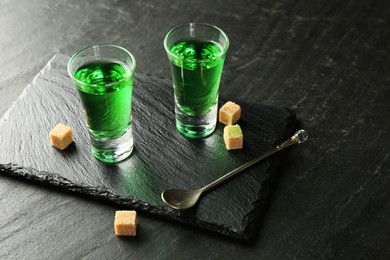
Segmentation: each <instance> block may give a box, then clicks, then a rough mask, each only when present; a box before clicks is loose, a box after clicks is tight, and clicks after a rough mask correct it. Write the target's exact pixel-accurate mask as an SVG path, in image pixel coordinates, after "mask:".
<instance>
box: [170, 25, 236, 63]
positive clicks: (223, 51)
mask: <svg viewBox="0 0 390 260" xmlns="http://www.w3.org/2000/svg"><path fill="white" fill-rule="evenodd" d="M192 25H195V26H199V25H200V26H204V27H209V28H213V29H215V30H217V31H218V32H220V33H221V34H222V36H223V37H224V38H225V39H226V46H225V48H223V49H222V52H221V53H220V54H219V55H217V56H214V57H212V58H209V59H199V60H198V59H197V60H196V62H197V63H201V62H205V61H211V60H215V59H218V58H220V57H222V56H223V55H225V54H226V52H227V50H228V48H229V43H230V41H229V37H228V36H227V34H226V33H225V32H224V31H223V30H222V29H220V28H218V27H217V26H215V25H212V24H209V23H187V24H182V25H179V26H176V27H173V28H172V29H171V30H169V31H168V32H167V34H166V35H165V38H164V48H165V51H166V52H167V53H168V54H169V55H171V56H173V57H174V58H175V59H178V60H180V61H183V62H185V61H190V60H191V59H189V58H187V59H183V58H180V57H179V56H177V55H176V54H173V53H172V52H171V51H170V49H169V48H168V38H169V36H170V35H171V34H172V33H173V32H175V31H177V30H179V29H182V28H185V27H190V26H192ZM219 45H220V44H219ZM221 47H222V46H221ZM191 62H193V60H191Z"/></svg>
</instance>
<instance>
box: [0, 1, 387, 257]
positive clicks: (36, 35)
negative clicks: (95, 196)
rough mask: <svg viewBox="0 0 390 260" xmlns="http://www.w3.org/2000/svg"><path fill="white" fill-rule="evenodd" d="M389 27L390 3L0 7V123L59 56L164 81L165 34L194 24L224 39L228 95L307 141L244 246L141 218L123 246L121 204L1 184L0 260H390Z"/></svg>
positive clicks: (20, 184) (67, 3)
mask: <svg viewBox="0 0 390 260" xmlns="http://www.w3.org/2000/svg"><path fill="white" fill-rule="evenodd" d="M389 17H390V2H389V1H387V0H374V1H366V0H346V1H339V0H317V1H308V0H280V1H272V0H255V1H253V0H244V1H233V0H227V1H222V0H216V1H203V0H196V1H192V2H188V1H180V0H167V1H154V0H134V1H125V0H117V1H110V2H107V1H103V0H93V1H92V0H86V1H82V2H81V1H75V0H66V1H52V0H36V1H27V0H14V1H7V0H0V24H1V26H0V57H1V59H0V71H1V77H0V114H3V113H4V112H5V111H6V110H7V109H8V108H9V107H10V106H11V105H12V103H13V102H14V101H15V100H16V98H17V97H18V96H19V95H20V93H21V92H22V91H23V89H24V88H25V86H26V85H27V84H28V83H30V82H31V81H32V79H33V77H34V76H35V75H36V74H37V73H38V72H39V71H40V70H41V68H43V67H44V65H45V64H46V63H47V61H48V60H49V59H50V58H51V57H52V56H53V54H55V53H57V52H61V53H65V54H68V55H71V54H73V53H74V52H75V51H76V50H78V49H80V48H81V47H83V46H86V45H90V44H93V43H107V42H108V43H115V44H119V45H122V46H124V47H126V48H128V49H130V50H131V51H132V52H133V53H134V54H135V57H136V59H137V68H136V71H137V72H142V73H148V74H153V75H155V76H161V77H164V78H170V72H169V63H168V61H167V58H166V54H165V51H164V48H163V45H162V41H163V38H164V35H165V33H166V32H167V31H168V30H169V29H170V28H172V27H173V26H175V25H178V24H182V23H185V22H189V21H198V22H208V23H212V24H215V25H217V26H219V27H221V28H222V29H223V30H225V31H226V33H227V34H228V36H229V38H230V42H231V45H230V48H229V51H228V54H227V57H226V62H225V69H224V72H223V78H222V82H221V94H224V95H225V96H227V97H239V98H240V99H241V100H247V101H248V102H250V103H254V102H255V103H261V104H265V105H274V106H278V107H283V106H286V107H291V108H293V109H294V110H295V111H296V112H297V115H298V117H299V119H300V120H301V121H302V122H304V123H305V129H307V130H308V131H309V133H310V139H309V140H308V141H307V142H306V143H305V144H303V145H302V146H297V147H294V148H293V150H292V151H291V153H289V155H288V157H287V160H286V161H285V163H284V164H283V174H282V175H281V176H280V177H279V179H278V182H277V185H276V187H275V191H274V193H273V195H272V199H271V201H270V205H269V209H268V210H267V214H266V216H265V217H264V219H263V220H261V225H260V226H261V227H258V228H257V230H256V236H255V237H254V238H253V239H252V240H250V242H245V243H237V242H236V241H231V240H229V239H225V238H224V237H220V236H214V235H212V234H211V233H210V234H209V233H204V232H199V230H198V229H196V230H191V229H188V228H187V226H182V225H177V224H176V223H173V222H165V221H161V220H160V219H159V218H155V217H152V216H149V215H143V214H140V216H139V217H140V221H139V223H140V226H139V228H140V229H141V230H140V231H142V232H139V236H138V235H137V239H136V240H132V241H128V240H122V239H117V238H116V237H115V236H114V235H113V234H112V215H113V214H114V212H115V210H117V207H116V206H115V207H113V206H111V205H107V204H104V203H100V202H95V201H93V200H90V199H85V198H82V197H79V196H71V195H69V193H65V194H61V193H58V192H57V191H56V190H55V192H53V190H52V189H51V188H50V187H46V188H37V187H36V185H31V184H29V183H26V182H20V181H17V180H15V179H9V178H3V177H0V203H1V209H2V210H1V211H0V225H1V227H0V258H4V259H23V258H28V259H45V258H49V259H80V258H83V257H85V258H106V259H107V258H115V259H129V258H130V259H137V258H138V259H169V258H177V257H178V256H180V257H181V258H183V259H193V258H198V259H208V258H209V259H210V258H233V257H236V258H249V259H251V258H252V259H253V258H258V259H389V258H390V247H389V246H388V245H389V241H390V203H389V202H390V189H389V185H390V179H389V169H390V156H389V146H388V144H389V143H390V135H389V129H390V120H389V112H388V111H389V110H390V109H389V106H390V105H389V100H390V91H389V85H390V76H389V73H388V68H389V67H390V54H389V53H390V49H389V48H390V45H389V44H388V43H389V41H390V31H389V28H390V21H389ZM80 227H83V229H80ZM53 230H54V232H53ZM199 249H201V250H199Z"/></svg>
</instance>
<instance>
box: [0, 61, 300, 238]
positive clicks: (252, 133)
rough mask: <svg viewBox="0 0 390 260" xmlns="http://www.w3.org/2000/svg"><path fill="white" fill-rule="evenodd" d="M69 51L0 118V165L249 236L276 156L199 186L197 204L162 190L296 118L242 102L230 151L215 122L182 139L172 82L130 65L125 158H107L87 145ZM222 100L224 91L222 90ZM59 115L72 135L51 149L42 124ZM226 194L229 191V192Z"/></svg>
mask: <svg viewBox="0 0 390 260" xmlns="http://www.w3.org/2000/svg"><path fill="white" fill-rule="evenodd" d="M69 58H70V57H69V56H66V55H61V54H57V55H55V56H54V57H53V58H52V59H51V60H50V61H49V63H48V64H47V65H46V66H45V68H43V69H42V71H41V72H40V73H39V74H38V75H37V77H35V78H34V80H33V82H32V83H31V84H30V85H29V86H28V87H26V89H25V90H24V92H23V93H22V94H21V96H20V97H19V98H18V100H17V101H16V102H15V103H14V104H13V106H12V108H11V109H10V110H9V111H8V112H7V113H6V114H5V115H4V117H3V118H2V119H0V132H1V133H2V135H1V136H0V150H1V151H7V152H5V153H2V154H0V163H2V164H0V173H2V174H3V175H6V176H14V177H22V178H25V179H28V180H32V181H37V182H40V183H43V184H48V185H53V186H55V187H57V188H60V189H63V190H69V191H73V192H77V193H81V194H85V195H87V196H91V197H94V198H97V199H101V200H104V201H108V202H110V203H114V204H116V205H119V206H124V207H129V208H132V209H136V210H140V211H144V212H146V213H151V214H154V215H158V216H162V217H165V218H169V219H173V220H177V221H180V222H183V223H187V224H191V225H193V226H197V227H201V228H204V229H207V230H210V231H214V232H218V233H221V234H224V235H227V236H232V237H236V238H249V237H250V236H251V235H252V233H253V231H254V226H255V224H256V220H258V219H259V217H260V216H261V215H263V214H264V211H265V209H263V206H264V203H265V202H266V200H267V197H268V194H269V189H270V186H271V185H272V183H273V179H274V178H275V177H276V176H275V175H276V172H275V171H276V170H277V169H278V168H279V165H280V164H281V159H282V158H281V156H278V157H274V158H272V159H271V160H267V161H265V162H264V163H262V164H259V165H256V166H253V167H252V168H251V169H250V170H248V171H246V173H245V174H243V175H242V176H240V177H237V178H235V179H234V180H232V181H230V182H229V183H227V184H225V185H223V186H221V187H219V188H218V189H216V190H215V191H213V192H210V194H208V195H207V196H204V198H202V200H201V201H200V202H199V204H198V205H197V207H196V208H194V209H191V210H187V211H177V210H173V209H171V208H169V207H168V206H166V205H165V204H164V203H163V202H162V200H161V192H163V191H164V190H166V189H169V188H183V189H197V188H200V187H203V186H204V185H206V184H207V183H210V182H211V181H213V180H215V179H217V178H218V177H220V176H222V175H224V174H226V173H227V172H229V171H231V170H233V169H235V168H237V167H238V166H240V165H242V164H244V163H245V162H248V161H250V160H251V159H253V158H255V157H256V156H259V155H261V154H262V153H265V152H266V151H268V150H270V149H272V148H273V147H274V146H276V144H277V143H280V142H281V141H284V140H286V139H287V138H289V137H290V136H292V135H293V134H294V132H295V131H296V130H298V129H297V127H298V121H297V120H296V118H295V116H294V115H291V114H290V113H289V112H288V111H287V110H286V109H284V108H276V107H270V106H262V105H253V104H250V103H245V102H241V103H242V107H243V110H245V111H247V113H246V114H245V116H244V117H243V118H242V119H241V125H242V126H243V130H244V133H245V136H246V143H245V149H243V150H242V151H240V152H235V153H234V152H228V151H226V149H225V145H224V141H223V127H224V125H222V124H221V125H218V126H217V130H216V131H215V132H214V134H213V135H212V136H210V137H208V138H204V139H198V140H188V139H186V138H184V137H183V136H181V135H180V134H179V133H178V132H177V131H176V129H175V120H174V101H173V100H174V98H173V91H172V83H171V82H170V81H169V80H164V79H158V78H155V77H151V76H147V75H144V74H136V75H135V80H134V91H133V92H134V93H133V106H132V107H133V135H134V146H135V151H134V152H133V154H132V156H131V157H130V158H129V159H127V160H126V161H124V162H121V163H118V164H114V165H106V164H103V163H101V162H100V161H98V160H96V159H95V158H94V157H93V156H92V155H91V151H90V144H89V135H88V131H87V128H86V126H85V119H84V115H83V109H82V105H81V102H80V101H79V98H78V93H77V90H76V89H75V87H74V86H73V85H72V83H71V81H70V80H69V77H68V75H67V71H66V65H67V63H68V60H69ZM221 99H222V100H223V98H222V97H221ZM57 122H66V124H67V125H69V126H71V127H72V129H73V134H74V139H75V142H74V144H73V146H72V147H69V148H68V149H67V150H64V151H58V150H57V149H54V148H53V147H52V146H51V145H50V142H49V140H48V132H49V131H50V130H51V128H52V126H53V125H56V124H57ZM233 198H234V199H233Z"/></svg>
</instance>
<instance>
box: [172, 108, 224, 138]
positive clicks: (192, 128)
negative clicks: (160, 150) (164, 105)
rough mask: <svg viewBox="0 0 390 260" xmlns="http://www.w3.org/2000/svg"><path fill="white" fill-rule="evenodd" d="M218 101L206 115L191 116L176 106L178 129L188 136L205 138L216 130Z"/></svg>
mask: <svg viewBox="0 0 390 260" xmlns="http://www.w3.org/2000/svg"><path fill="white" fill-rule="evenodd" d="M217 110H218V102H217V104H216V105H215V106H214V107H213V109H211V111H210V112H209V113H207V114H204V115H196V116H191V115H187V114H185V113H183V112H181V111H180V109H179V108H178V107H177V105H176V106H175V114H176V129H177V130H178V131H179V133H181V134H182V135H184V136H185V137H187V138H203V137H206V136H209V135H211V134H212V133H213V132H214V129H215V126H216V124H217Z"/></svg>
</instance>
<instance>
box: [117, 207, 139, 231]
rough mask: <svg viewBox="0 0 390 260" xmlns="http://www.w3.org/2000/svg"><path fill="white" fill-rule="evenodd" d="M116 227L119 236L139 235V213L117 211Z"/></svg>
mask: <svg viewBox="0 0 390 260" xmlns="http://www.w3.org/2000/svg"><path fill="white" fill-rule="evenodd" d="M114 227H115V235H117V236H135V235H136V234H137V212H136V211H135V210H118V211H116V212H115V222H114Z"/></svg>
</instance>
